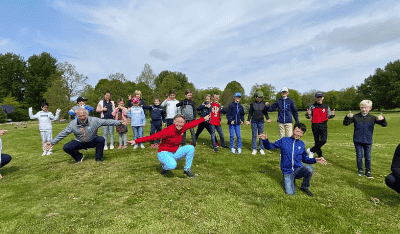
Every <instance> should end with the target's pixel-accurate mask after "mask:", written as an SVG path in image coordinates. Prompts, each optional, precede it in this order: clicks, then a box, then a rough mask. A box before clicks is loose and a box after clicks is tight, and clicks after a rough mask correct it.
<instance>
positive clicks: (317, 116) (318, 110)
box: [306, 102, 335, 123]
mask: <svg viewBox="0 0 400 234" xmlns="http://www.w3.org/2000/svg"><path fill="white" fill-rule="evenodd" d="M310 110H311V115H308V114H307V113H306V117H307V118H308V119H309V118H311V123H325V122H327V121H328V119H332V118H333V117H335V116H334V115H332V114H331V108H329V106H328V105H327V104H325V103H322V104H319V103H317V102H315V103H314V104H312V105H311V106H310Z"/></svg>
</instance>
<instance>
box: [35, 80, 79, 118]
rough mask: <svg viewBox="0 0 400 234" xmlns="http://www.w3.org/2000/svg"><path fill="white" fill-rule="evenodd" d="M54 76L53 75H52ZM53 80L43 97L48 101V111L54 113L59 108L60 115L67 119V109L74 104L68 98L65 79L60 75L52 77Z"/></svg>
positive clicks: (68, 92)
mask: <svg viewBox="0 0 400 234" xmlns="http://www.w3.org/2000/svg"><path fill="white" fill-rule="evenodd" d="M52 76H54V75H52ZM52 80H53V82H52V84H51V86H50V87H49V88H48V89H47V91H46V92H45V93H44V94H43V97H44V98H45V99H46V101H47V102H48V103H49V111H51V112H52V113H53V114H55V112H56V110H57V109H58V108H59V109H61V113H60V117H63V118H64V119H69V115H68V111H69V110H70V109H71V107H72V106H74V105H75V103H74V102H71V101H70V99H69V94H70V91H69V90H68V87H67V85H66V82H65V79H64V78H63V77H61V76H57V77H55V78H52Z"/></svg>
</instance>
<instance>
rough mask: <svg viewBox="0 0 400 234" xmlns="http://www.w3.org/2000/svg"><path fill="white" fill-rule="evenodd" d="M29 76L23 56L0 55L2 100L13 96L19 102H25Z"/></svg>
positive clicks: (0, 90)
mask: <svg viewBox="0 0 400 234" xmlns="http://www.w3.org/2000/svg"><path fill="white" fill-rule="evenodd" d="M27 75H28V72H27V66H26V62H25V61H24V59H23V58H22V57H21V56H19V55H15V54H12V53H6V54H4V55H3V54H0V99H2V98H4V97H6V96H7V95H9V94H11V96H13V97H15V98H16V99H17V100H18V101H19V102H21V101H23V99H24V88H25V80H26V77H27Z"/></svg>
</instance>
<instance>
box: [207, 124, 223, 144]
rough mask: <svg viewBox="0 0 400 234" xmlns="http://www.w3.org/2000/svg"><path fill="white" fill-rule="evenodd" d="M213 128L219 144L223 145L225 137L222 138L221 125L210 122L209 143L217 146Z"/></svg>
mask: <svg viewBox="0 0 400 234" xmlns="http://www.w3.org/2000/svg"><path fill="white" fill-rule="evenodd" d="M215 129H217V132H218V135H219V139H220V141H221V146H222V147H225V138H224V132H223V131H222V127H221V125H218V126H217V125H212V124H210V130H211V133H210V135H211V144H212V146H213V147H214V148H216V147H217V142H216V139H217V137H216V135H215Z"/></svg>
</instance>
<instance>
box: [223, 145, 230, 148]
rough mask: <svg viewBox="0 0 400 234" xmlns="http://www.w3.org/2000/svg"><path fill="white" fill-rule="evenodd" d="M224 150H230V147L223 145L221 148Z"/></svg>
mask: <svg viewBox="0 0 400 234" xmlns="http://www.w3.org/2000/svg"><path fill="white" fill-rule="evenodd" d="M221 147H222V148H225V149H229V147H228V146H227V145H223V146H221Z"/></svg>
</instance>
